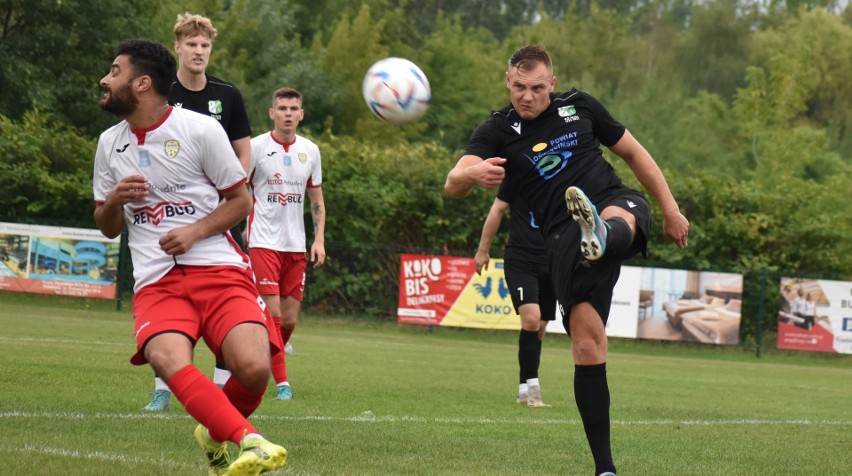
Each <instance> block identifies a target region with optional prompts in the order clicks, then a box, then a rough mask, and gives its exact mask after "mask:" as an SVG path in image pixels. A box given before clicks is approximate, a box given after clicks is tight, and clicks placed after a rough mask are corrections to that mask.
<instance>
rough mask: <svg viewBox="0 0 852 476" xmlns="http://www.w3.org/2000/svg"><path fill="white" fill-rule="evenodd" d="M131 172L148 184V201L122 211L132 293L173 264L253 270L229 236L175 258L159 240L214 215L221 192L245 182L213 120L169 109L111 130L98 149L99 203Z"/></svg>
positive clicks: (96, 190)
mask: <svg viewBox="0 0 852 476" xmlns="http://www.w3.org/2000/svg"><path fill="white" fill-rule="evenodd" d="M130 175H142V176H144V177H146V178H147V179H148V196H147V197H145V201H144V202H139V203H128V204H127V205H125V206H124V219H125V222H126V224H127V229H128V239H129V243H130V251H131V256H132V258H133V277H134V279H135V280H136V284H135V286H134V288H133V290H134V291H138V290H139V289H141V288H142V287H144V286H145V285H147V284H151V283H153V282H156V281H157V280H159V279H160V278H162V277H163V276H164V275H165V274H166V273H167V272H168V271H169V270H170V269H171V268H172V267H173V266H174V265H175V264H176V263H177V264H181V265H191V266H216V265H225V266H236V267H240V268H247V267H248V257H247V256H246V255H245V254H244V253H242V252H241V251H240V250H239V247H238V246H236V244H235V243H234V242H233V239H232V238H231V237H230V235H228V233H227V232H223V233H221V234H216V235H213V236H209V237H207V238H204V239H202V240H199V241H197V242H196V243H195V244H194V245H193V246H192V248H190V249H189V251H187V252H186V253H184V254H182V255H179V256H176V257H172V256H169V255H168V254H166V253H165V252H164V251H163V250H162V249H161V248H160V243H159V240H160V237H162V236H163V235H165V234H166V233H168V232H169V230H171V229H173V228H178V227H181V226H186V225H190V224H192V223H195V222H197V221H198V220H201V219H202V218H204V217H206V216H207V215H210V213H212V212H213V210H214V209H215V208H216V207H217V206H218V204H219V190H222V191H228V190H232V189H233V188H234V187H239V186H242V185H243V184H244V183H245V180H246V176H245V172H243V169H242V167H241V166H240V161H239V159H237V157H236V155H235V154H234V150H233V148H232V147H231V143H230V141H229V140H228V136H227V135H226V134H225V131H224V130H223V129H222V126H220V125H219V123H218V122H216V120H215V119H213V118H211V117H208V116H205V115H202V114H198V113H196V112H192V111H189V110H183V109H180V108H172V107H170V108H169V111H168V112H167V113H166V114H165V115H164V116H163V118H162V119H161V120H160V121H159V122H158V123H157V124H155V125H153V126H152V127H150V128H148V129H141V130H132V129H131V128H130V125H129V124H128V123H127V121H122V122H120V123H119V124H116V125H115V126H113V127H111V128H109V129H107V130H106V131H105V132H104V133H103V134H101V136H100V139H99V140H98V148H97V151H96V152H95V170H94V176H93V178H92V188H93V189H94V195H95V202H96V203H97V205H98V206H100V205H103V203H104V202H105V201H106V199H107V196H108V195H109V192H110V191H111V190H112V189H113V187H115V185H116V184H117V183H118V182H119V181H120V180H121V179H122V178H124V177H127V176H130Z"/></svg>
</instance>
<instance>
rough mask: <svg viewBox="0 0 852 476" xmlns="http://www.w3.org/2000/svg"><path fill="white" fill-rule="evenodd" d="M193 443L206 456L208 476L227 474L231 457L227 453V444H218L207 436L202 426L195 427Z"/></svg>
mask: <svg viewBox="0 0 852 476" xmlns="http://www.w3.org/2000/svg"><path fill="white" fill-rule="evenodd" d="M193 436H195V441H197V442H198V446H200V447H201V449H202V450H203V451H204V454H205V455H206V456H207V467H208V473H207V474H208V475H209V476H222V475H223V474H225V473H227V471H228V466H230V465H231V455H230V454H229V453H228V442H227V441H226V442H224V443H218V442H216V441H213V440H212V439H211V438H210V437H209V436H207V431H205V429H204V426H203V425H198V426H197V427H195V432H193Z"/></svg>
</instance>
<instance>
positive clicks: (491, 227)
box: [474, 198, 509, 274]
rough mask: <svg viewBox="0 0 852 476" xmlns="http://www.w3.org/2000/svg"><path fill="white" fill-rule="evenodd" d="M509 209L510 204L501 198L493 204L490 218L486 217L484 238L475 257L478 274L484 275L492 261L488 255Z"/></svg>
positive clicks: (483, 229) (489, 213) (481, 239)
mask: <svg viewBox="0 0 852 476" xmlns="http://www.w3.org/2000/svg"><path fill="white" fill-rule="evenodd" d="M507 208H509V204H508V203H506V202H504V201H503V200H500V199H499V198H495V199H494V203H492V204H491V210H489V211H488V216H487V217H485V223H484V224H483V225H482V236H481V237H480V238H479V248H477V250H476V256H475V257H474V263H475V264H476V274H482V269H483V268H485V269H486V270H487V269H488V262H489V261H490V260H491V257H490V256H489V253H488V252H489V250H490V249H491V241H492V240H494V235H496V234H497V230H498V229H499V228H500V221H501V220H502V219H503V212H505V211H506V209H507Z"/></svg>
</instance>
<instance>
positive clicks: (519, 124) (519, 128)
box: [511, 121, 521, 135]
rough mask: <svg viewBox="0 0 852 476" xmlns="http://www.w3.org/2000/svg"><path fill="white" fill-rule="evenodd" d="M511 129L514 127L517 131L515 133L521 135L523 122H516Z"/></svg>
mask: <svg viewBox="0 0 852 476" xmlns="http://www.w3.org/2000/svg"><path fill="white" fill-rule="evenodd" d="M511 127H512V129H514V130H515V132H517V133H518V135H521V122H520V121H518V122H516V123H514V124H512V126H511Z"/></svg>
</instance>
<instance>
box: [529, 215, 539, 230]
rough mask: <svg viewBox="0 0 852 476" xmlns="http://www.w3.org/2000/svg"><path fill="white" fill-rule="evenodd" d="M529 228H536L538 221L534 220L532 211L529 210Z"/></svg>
mask: <svg viewBox="0 0 852 476" xmlns="http://www.w3.org/2000/svg"><path fill="white" fill-rule="evenodd" d="M530 228H532V229H533V230H538V223H536V222H535V215H533V212H530Z"/></svg>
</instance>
